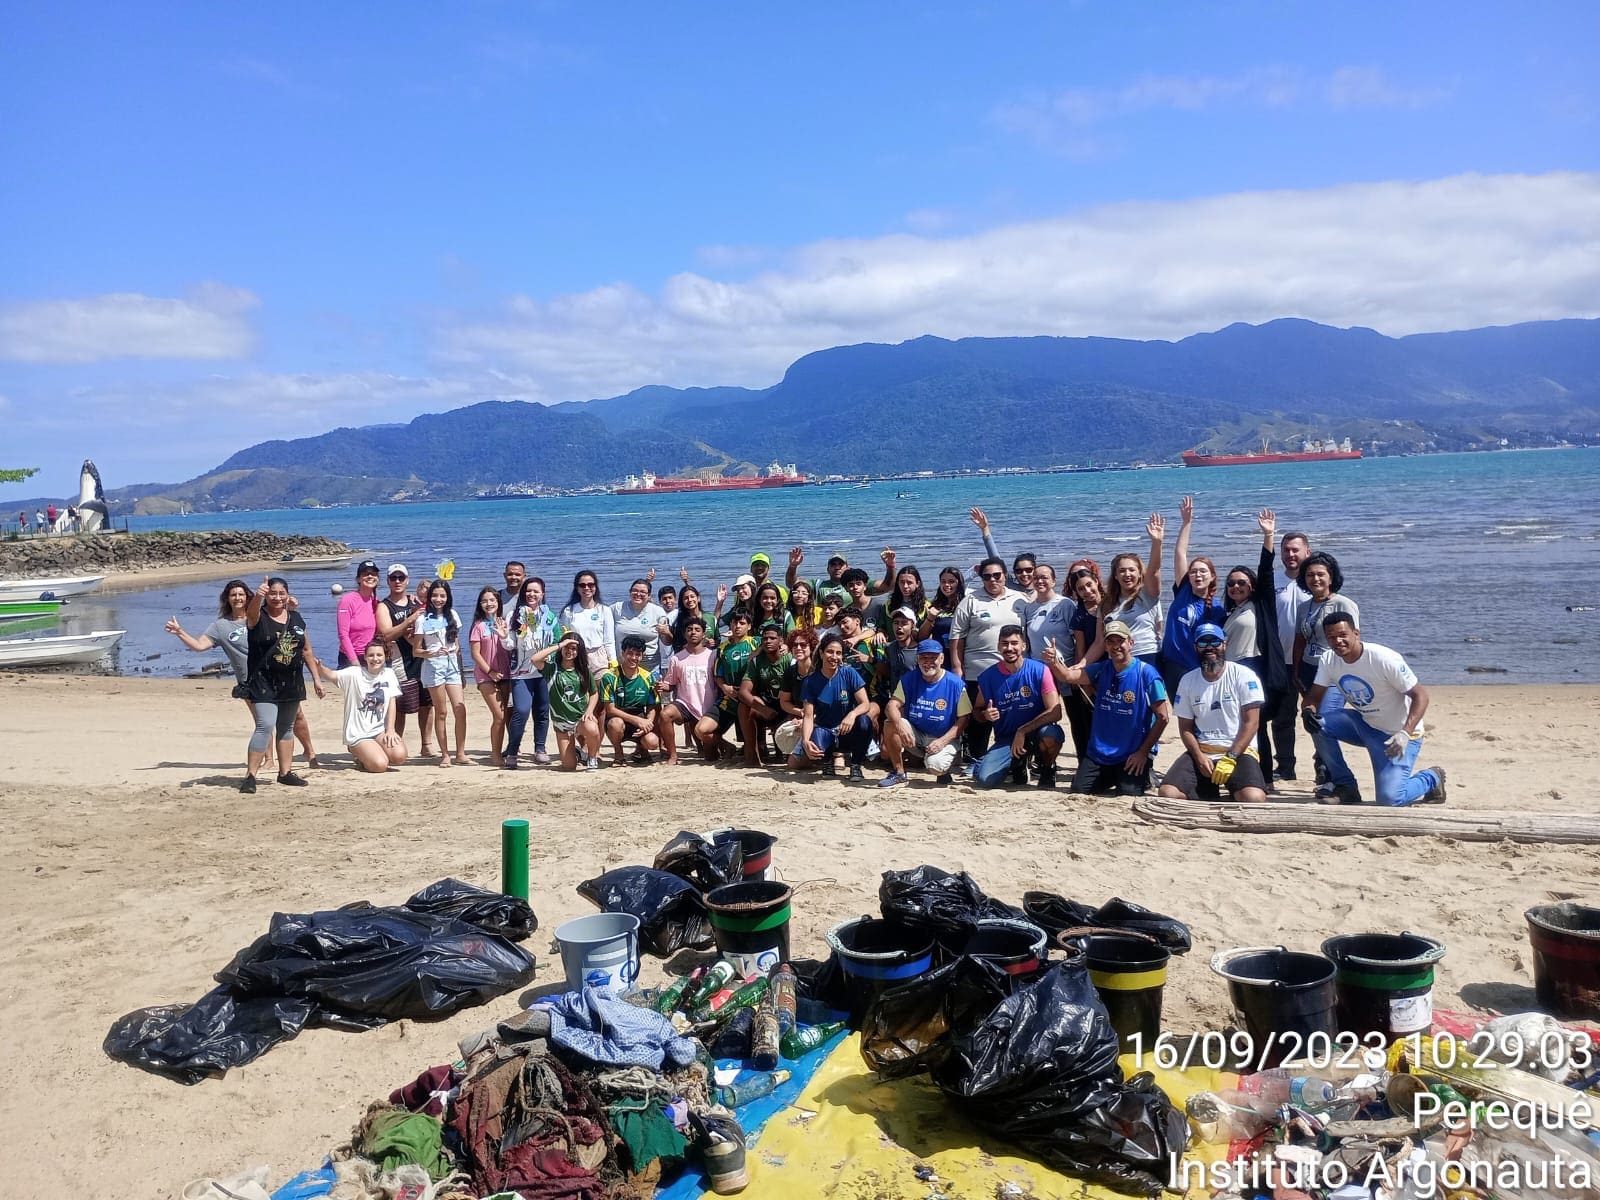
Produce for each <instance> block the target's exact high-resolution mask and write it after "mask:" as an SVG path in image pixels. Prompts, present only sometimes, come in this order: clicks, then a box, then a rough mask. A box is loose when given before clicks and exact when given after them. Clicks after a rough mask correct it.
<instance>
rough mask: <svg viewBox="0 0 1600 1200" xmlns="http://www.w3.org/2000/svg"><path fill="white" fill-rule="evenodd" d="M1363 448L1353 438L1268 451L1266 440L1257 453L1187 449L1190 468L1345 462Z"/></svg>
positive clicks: (1184, 454) (1185, 464)
mask: <svg viewBox="0 0 1600 1200" xmlns="http://www.w3.org/2000/svg"><path fill="white" fill-rule="evenodd" d="M1360 457H1361V451H1359V450H1354V449H1352V448H1351V446H1350V439H1349V438H1345V439H1344V441H1343V442H1340V443H1339V444H1337V445H1335V444H1334V443H1333V442H1332V441H1327V442H1307V443H1306V444H1305V449H1304V450H1278V451H1273V450H1268V449H1267V444H1266V442H1265V441H1263V442H1262V443H1261V449H1260V451H1259V452H1257V453H1253V454H1207V453H1206V452H1204V451H1202V450H1185V451H1184V452H1183V465H1184V466H1186V467H1248V466H1256V465H1259V464H1262V463H1303V462H1342V461H1345V460H1348V459H1352V458H1360Z"/></svg>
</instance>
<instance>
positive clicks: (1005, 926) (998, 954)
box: [961, 920, 1046, 976]
mask: <svg viewBox="0 0 1600 1200" xmlns="http://www.w3.org/2000/svg"><path fill="white" fill-rule="evenodd" d="M1045 943H1046V938H1045V932H1044V930H1042V929H1040V928H1039V927H1038V926H1037V925H1035V924H1033V923H1032V922H1031V921H1009V920H990V921H979V922H978V923H977V927H976V928H975V929H973V931H972V934H971V936H969V937H968V938H967V944H966V945H965V946H964V947H962V950H961V952H962V953H963V954H968V955H971V956H972V957H973V958H982V959H987V960H988V961H989V962H991V963H993V964H994V965H995V966H997V967H999V968H1000V969H1001V970H1002V971H1004V972H1005V973H1006V974H1007V975H1017V976H1021V975H1032V974H1034V973H1036V972H1037V971H1038V970H1039V968H1040V967H1042V966H1044V961H1045Z"/></svg>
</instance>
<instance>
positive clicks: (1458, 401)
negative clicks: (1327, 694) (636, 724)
mask: <svg viewBox="0 0 1600 1200" xmlns="http://www.w3.org/2000/svg"><path fill="white" fill-rule="evenodd" d="M1264 435H1270V436H1271V437H1272V438H1274V439H1276V442H1277V444H1282V443H1283V442H1285V441H1287V442H1291V443H1294V444H1297V443H1298V440H1299V439H1300V438H1302V437H1327V436H1332V437H1335V438H1340V437H1350V438H1351V439H1352V440H1353V441H1354V442H1356V443H1357V444H1360V445H1361V446H1362V447H1363V449H1365V450H1366V451H1367V452H1368V453H1377V454H1385V453H1388V454H1393V453H1413V452H1418V451H1426V450H1450V449H1469V448H1473V447H1479V446H1485V445H1498V444H1500V442H1501V440H1502V439H1505V441H1506V442H1507V443H1509V444H1513V445H1548V444H1552V443H1555V442H1558V441H1564V440H1570V441H1588V442H1592V441H1596V440H1600V320H1589V321H1576V320H1574V321H1548V322H1537V323H1533V324H1526V325H1515V326H1507V327H1501V328H1490V329H1474V330H1464V331H1460V332H1454V333H1436V334H1418V335H1414V336H1411V337H1403V338H1390V337H1385V336H1384V335H1382V334H1379V333H1376V332H1374V331H1373V330H1370V329H1334V328H1330V327H1328V326H1325V325H1318V324H1315V323H1313V322H1310V321H1303V320H1288V319H1286V320H1280V321H1272V322H1269V323H1268V324H1265V325H1244V324H1237V325H1230V326H1228V327H1227V328H1225V329H1220V330H1217V331H1216V332H1214V333H1204V334H1197V335H1195V336H1193V337H1188V338H1184V339H1183V340H1181V341H1177V342H1159V341H1152V342H1136V341H1126V340H1121V339H1116V338H1051V337H1028V338H963V339H961V340H959V341H947V340H945V339H942V338H934V337H922V338H917V339H915V340H913V341H909V342H904V343H902V344H900V345H896V346H887V345H876V344H867V345H859V346H840V347H836V348H834V349H831V350H823V351H819V352H817V353H815V354H808V355H806V356H805V357H803V358H801V359H799V360H798V361H796V362H795V363H794V364H793V365H792V366H790V368H789V370H788V371H787V372H786V373H785V375H784V377H783V379H782V380H781V381H780V382H778V383H777V384H775V385H773V386H772V387H770V388H765V389H761V390H752V389H745V388H730V387H715V388H688V389H677V388H668V387H646V388H640V389H638V390H637V391H634V392H630V393H628V394H627V395H625V396H616V397H612V398H609V399H602V400H591V401H588V402H583V403H578V402H571V403H564V404H557V405H553V406H548V407H547V406H542V405H536V404H522V403H508V402H492V403H483V404H475V405H472V406H470V407H467V408H462V409H457V410H456V411H454V412H449V413H440V414H430V415H427V416H422V417H418V418H417V419H416V420H414V421H411V422H410V423H409V424H406V425H384V426H369V427H366V428H362V429H336V430H334V431H332V432H331V433H326V434H322V435H320V436H317V437H309V438H300V439H297V440H295V441H287V442H285V441H274V442H263V443H261V444H260V445H256V446H251V447H249V448H248V449H245V450H241V451H240V452H239V453H237V454H235V455H234V456H233V457H232V458H230V459H228V461H227V462H225V463H223V464H222V465H221V466H220V467H218V468H217V470H216V471H214V472H210V473H208V474H207V475H204V476H202V477H200V478H198V479H195V480H190V481H189V482H188V483H186V484H182V485H177V486H173V487H165V488H160V489H154V488H149V487H145V488H142V489H140V490H139V491H137V492H135V491H134V489H118V491H117V492H116V493H114V494H113V497H112V498H113V500H114V501H115V500H118V499H121V500H123V501H124V502H126V501H127V500H130V499H131V498H132V496H134V495H137V496H138V499H139V508H140V510H141V511H163V508H162V506H163V505H166V506H169V507H175V506H176V505H177V504H180V503H181V504H185V505H187V506H188V507H189V508H191V509H193V510H196V511H203V510H207V509H214V508H244V507H250V508H255V507H268V506H293V505H295V504H299V503H303V502H307V501H313V502H322V503H330V502H337V503H370V502H375V501H380V500H388V499H416V498H440V499H444V498H456V497H461V496H470V495H475V494H480V493H483V492H487V491H492V490H494V489H496V488H499V487H504V486H507V485H517V486H521V487H545V488H557V489H572V488H581V487H587V486H594V485H603V484H608V483H614V482H618V481H620V480H621V479H622V477H623V476H625V475H628V474H632V473H635V472H638V471H640V470H642V469H648V470H651V471H654V472H656V473H657V474H670V473H678V472H683V471H689V470H705V469H709V468H721V469H723V470H724V471H726V472H727V473H730V474H734V473H748V472H749V471H751V470H753V469H755V468H756V467H758V466H764V465H765V464H766V463H768V462H770V461H772V460H773V459H777V460H779V461H782V462H794V463H797V464H798V465H799V466H800V468H801V469H802V470H804V471H807V472H809V473H811V474H830V473H881V472H893V471H906V470H947V469H960V468H963V467H971V468H979V467H1000V466H1033V467H1041V466H1051V465H1057V464H1065V463H1104V462H1131V461H1136V460H1143V461H1151V462H1155V461H1163V460H1171V459H1173V458H1175V456H1176V455H1177V454H1178V452H1179V451H1181V450H1184V449H1187V448H1188V447H1190V446H1197V445H1199V446H1205V447H1206V448H1208V449H1213V450H1241V449H1255V448H1257V447H1258V446H1259V443H1260V440H1261V438H1262V436H1264ZM401 472H404V474H401Z"/></svg>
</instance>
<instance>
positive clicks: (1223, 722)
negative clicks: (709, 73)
mask: <svg viewBox="0 0 1600 1200" xmlns="http://www.w3.org/2000/svg"><path fill="white" fill-rule="evenodd" d="M1193 645H1194V649H1195V653H1196V654H1197V655H1198V656H1199V658H1200V665H1199V666H1198V667H1196V668H1195V669H1194V670H1192V671H1189V672H1186V673H1185V674H1184V676H1183V678H1181V679H1180V680H1179V681H1178V696H1177V702H1176V703H1175V704H1174V705H1173V711H1174V712H1176V713H1177V714H1178V734H1179V736H1180V737H1181V738H1182V740H1183V748H1184V749H1185V750H1187V751H1188V753H1187V754H1185V755H1184V756H1183V757H1182V758H1180V759H1178V761H1177V762H1175V763H1173V764H1172V768H1171V769H1170V770H1169V771H1168V772H1167V773H1166V775H1165V776H1164V777H1163V778H1162V780H1161V790H1160V793H1159V794H1160V795H1162V796H1166V797H1168V798H1169V799H1173V800H1218V799H1220V798H1221V796H1222V791H1223V789H1227V792H1228V795H1230V796H1232V797H1233V798H1234V799H1235V800H1244V801H1248V802H1250V803H1260V802H1261V801H1263V800H1265V799H1266V798H1267V779H1266V776H1265V775H1264V774H1262V771H1261V762H1260V759H1259V758H1258V757H1257V755H1258V751H1257V750H1256V748H1255V740H1256V734H1257V733H1258V732H1259V731H1260V728H1261V710H1262V705H1263V704H1264V703H1265V702H1266V692H1265V689H1263V687H1262V686H1261V679H1260V678H1259V677H1258V676H1257V675H1256V673H1255V672H1254V671H1252V670H1251V669H1250V668H1249V667H1247V666H1244V665H1243V664H1242V663H1237V662H1229V661H1228V659H1227V649H1228V637H1227V634H1226V633H1224V632H1223V630H1222V627H1221V626H1219V625H1216V624H1214V623H1211V622H1206V623H1204V624H1202V625H1200V626H1199V627H1197V628H1196V629H1195V631H1194V642H1193Z"/></svg>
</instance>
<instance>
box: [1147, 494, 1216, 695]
mask: <svg viewBox="0 0 1600 1200" xmlns="http://www.w3.org/2000/svg"><path fill="white" fill-rule="evenodd" d="M1178 507H1179V511H1180V512H1181V513H1182V514H1183V522H1182V524H1181V525H1179V527H1178V540H1177V542H1176V543H1175V544H1174V545H1173V547H1172V574H1173V581H1172V603H1171V604H1170V605H1169V606H1168V608H1167V618H1166V625H1165V629H1164V631H1163V633H1162V636H1161V682H1162V683H1164V684H1166V686H1167V695H1169V696H1171V695H1173V694H1175V693H1176V692H1177V690H1178V681H1179V680H1181V679H1182V678H1183V677H1184V676H1185V675H1187V674H1188V673H1189V672H1190V671H1193V670H1194V669H1195V668H1196V667H1198V666H1199V665H1200V655H1199V653H1198V652H1197V651H1196V650H1195V645H1194V634H1195V630H1196V629H1198V628H1200V626H1202V625H1218V626H1220V625H1221V624H1222V623H1223V622H1224V621H1225V620H1227V618H1228V614H1227V612H1226V611H1225V610H1224V609H1223V607H1222V601H1221V599H1219V598H1218V596H1217V585H1218V580H1217V564H1216V563H1214V562H1212V561H1211V559H1209V558H1207V557H1205V556H1204V555H1199V556H1196V557H1195V558H1193V559H1191V558H1190V557H1189V535H1190V534H1191V533H1192V532H1193V531H1194V497H1193V496H1185V497H1184V498H1183V499H1182V500H1181V501H1180V502H1179V505H1178Z"/></svg>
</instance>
